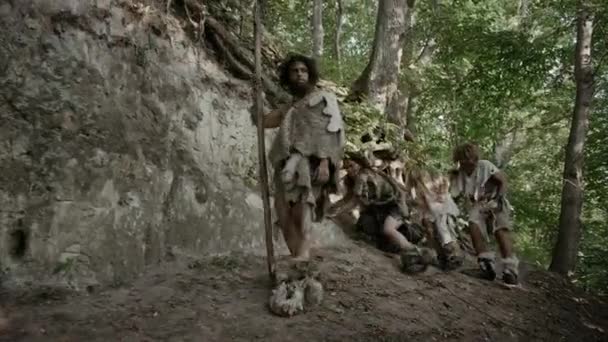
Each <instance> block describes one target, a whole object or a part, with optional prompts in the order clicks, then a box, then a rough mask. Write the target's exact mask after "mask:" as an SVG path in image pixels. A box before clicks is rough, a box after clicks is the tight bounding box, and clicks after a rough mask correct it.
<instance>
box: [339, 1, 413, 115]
mask: <svg viewBox="0 0 608 342" xmlns="http://www.w3.org/2000/svg"><path fill="white" fill-rule="evenodd" d="M407 11H408V6H407V5H406V0H380V1H379V4H378V15H377V19H376V29H375V34H374V45H373V47H372V53H371V56H370V59H369V62H368V64H367V66H366V67H365V69H364V70H363V72H362V73H361V75H360V76H359V77H358V78H357V80H356V81H355V82H354V83H353V85H352V87H351V93H350V95H349V97H348V98H349V100H361V99H362V98H364V97H366V98H367V100H368V101H369V102H370V103H371V104H372V105H373V106H374V107H376V108H377V109H378V110H380V111H382V112H385V113H386V114H387V116H388V117H389V119H394V118H395V117H399V113H398V112H397V110H398V108H399V106H396V105H394V102H395V101H397V100H398V98H399V89H398V86H399V84H398V83H399V72H400V71H401V54H402V50H403V40H404V34H405V33H406V28H407V27H406V14H407ZM391 103H393V105H391Z"/></svg>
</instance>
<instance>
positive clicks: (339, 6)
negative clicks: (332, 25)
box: [334, 0, 343, 81]
mask: <svg viewBox="0 0 608 342" xmlns="http://www.w3.org/2000/svg"><path fill="white" fill-rule="evenodd" d="M342 14H343V8H342V0H336V31H335V32H334V58H335V59H336V64H337V65H338V77H339V78H340V81H342V55H341V52H340V38H342V25H343V19H342Z"/></svg>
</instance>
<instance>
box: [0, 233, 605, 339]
mask: <svg viewBox="0 0 608 342" xmlns="http://www.w3.org/2000/svg"><path fill="white" fill-rule="evenodd" d="M317 255H318V256H317V259H318V260H319V261H320V262H321V270H322V275H323V284H324V287H325V290H326V295H325V299H324V301H323V303H322V305H321V306H320V307H317V308H315V309H314V310H311V311H309V312H306V313H303V314H301V315H298V316H295V317H292V318H281V317H277V316H274V315H272V314H271V313H270V312H269V310H268V307H267V301H268V298H269V294H270V286H269V281H268V279H267V275H266V273H265V270H266V267H265V260H264V258H262V257H258V256H251V255H231V256H225V257H214V258H208V259H197V260H193V259H192V260H183V261H180V262H173V263H170V264H165V265H163V266H162V267H158V268H156V269H154V270H150V271H149V272H148V273H146V274H145V275H144V276H143V277H141V278H140V279H139V280H138V281H136V282H135V283H133V284H131V285H130V286H128V287H120V288H106V289H99V290H96V291H93V292H92V293H88V294H75V293H70V292H65V291H59V290H53V289H43V288H30V289H23V290H21V291H18V292H15V291H12V292H6V291H5V292H3V293H2V294H1V297H0V298H1V300H2V306H3V307H4V308H5V311H6V313H7V314H8V317H9V319H10V325H9V327H8V329H6V330H5V331H4V333H3V334H2V335H1V336H0V341H65V342H67V341H257V340H259V341H304V340H308V341H608V335H607V332H608V304H607V303H605V302H602V301H601V300H599V299H597V298H592V297H590V296H587V295H585V294H582V293H580V292H578V291H577V290H575V289H574V288H573V287H571V286H570V285H569V284H567V283H566V282H565V281H563V280H561V279H559V278H557V277H556V276H554V275H551V274H548V273H546V272H542V271H528V272H525V280H524V283H523V285H522V287H521V288H512V289H508V288H505V287H504V286H502V285H500V283H499V281H496V282H488V281H484V280H481V279H478V278H477V277H475V269H474V267H473V265H469V266H468V267H464V269H462V270H460V271H454V272H449V273H446V272H443V271H440V270H436V269H429V270H428V271H427V272H425V273H423V274H420V275H416V276H409V275H405V274H403V273H401V272H400V271H399V269H398V267H397V260H395V259H392V258H390V257H387V255H385V254H382V253H381V252H378V251H376V250H375V249H373V248H372V247H369V246H367V245H365V244H362V243H359V242H357V243H354V244H353V245H352V246H349V247H343V248H335V249H325V250H322V251H318V252H317Z"/></svg>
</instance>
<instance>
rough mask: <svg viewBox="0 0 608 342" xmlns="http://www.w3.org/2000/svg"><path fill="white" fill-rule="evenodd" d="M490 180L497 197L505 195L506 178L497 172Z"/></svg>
mask: <svg viewBox="0 0 608 342" xmlns="http://www.w3.org/2000/svg"><path fill="white" fill-rule="evenodd" d="M491 178H492V180H493V182H494V183H495V184H496V187H497V191H498V194H499V195H504V194H506V193H507V176H506V175H505V173H504V172H502V171H498V172H496V173H495V174H493V175H492V177H491Z"/></svg>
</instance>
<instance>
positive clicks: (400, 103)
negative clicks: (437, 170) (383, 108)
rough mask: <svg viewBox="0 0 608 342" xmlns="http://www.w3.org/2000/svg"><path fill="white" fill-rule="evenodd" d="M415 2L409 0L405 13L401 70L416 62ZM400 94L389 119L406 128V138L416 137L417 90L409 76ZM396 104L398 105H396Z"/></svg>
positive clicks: (401, 86) (401, 87)
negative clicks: (414, 34) (414, 36)
mask: <svg viewBox="0 0 608 342" xmlns="http://www.w3.org/2000/svg"><path fill="white" fill-rule="evenodd" d="M414 4H415V0H407V1H406V6H407V12H406V13H405V34H404V35H403V43H402V44H403V53H402V57H401V70H406V72H407V69H408V68H409V67H410V65H411V64H412V63H413V62H414V41H413V39H412V38H413V35H412V31H413V29H414V21H415V19H414ZM398 89H399V95H398V97H397V99H396V100H395V101H392V102H391V103H389V108H388V110H387V112H388V114H389V120H390V121H391V122H393V123H396V124H398V125H400V126H402V127H403V128H404V129H405V133H404V137H405V139H406V140H409V141H412V140H413V139H414V136H415V133H416V128H415V127H414V126H415V115H414V110H415V106H414V103H415V99H416V92H415V91H414V85H413V84H411V81H410V79H409V78H408V77H406V78H405V79H401V80H400V81H399V88H398ZM394 106H396V107H394Z"/></svg>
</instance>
